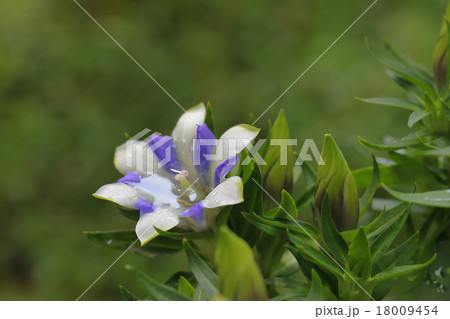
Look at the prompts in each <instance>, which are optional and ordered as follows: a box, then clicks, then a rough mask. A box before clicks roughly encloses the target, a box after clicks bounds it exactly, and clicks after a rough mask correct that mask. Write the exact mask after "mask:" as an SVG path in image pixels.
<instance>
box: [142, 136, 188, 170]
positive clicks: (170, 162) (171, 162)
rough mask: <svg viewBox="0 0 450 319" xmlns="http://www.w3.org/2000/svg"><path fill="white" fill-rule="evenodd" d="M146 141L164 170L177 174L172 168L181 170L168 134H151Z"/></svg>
mask: <svg viewBox="0 0 450 319" xmlns="http://www.w3.org/2000/svg"><path fill="white" fill-rule="evenodd" d="M147 143H148V145H149V146H150V149H151V150H152V152H153V153H154V154H155V156H156V157H157V158H158V161H159V163H160V164H161V165H162V166H163V167H164V168H165V170H166V171H168V172H169V173H172V174H177V173H176V172H174V171H172V169H174V170H177V171H181V165H180V162H179V161H178V156H177V151H176V150H175V145H174V144H173V140H172V138H171V137H170V136H166V135H158V134H152V136H150V139H149V140H148V141H147Z"/></svg>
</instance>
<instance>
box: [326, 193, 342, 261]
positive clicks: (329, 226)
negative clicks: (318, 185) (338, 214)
mask: <svg viewBox="0 0 450 319" xmlns="http://www.w3.org/2000/svg"><path fill="white" fill-rule="evenodd" d="M320 220H321V224H320V226H321V228H320V231H321V235H322V238H323V242H324V243H325V245H326V246H327V247H328V248H329V252H330V253H331V254H332V255H333V256H334V257H335V258H336V260H337V261H339V262H340V263H341V265H344V264H345V260H346V256H347V251H348V247H347V244H346V243H345V240H344V239H343V238H342V237H341V235H340V234H339V232H338V230H337V229H336V226H335V225H334V222H333V218H332V217H331V208H330V200H329V197H328V194H325V196H324V198H323V202H322V211H321V218H320Z"/></svg>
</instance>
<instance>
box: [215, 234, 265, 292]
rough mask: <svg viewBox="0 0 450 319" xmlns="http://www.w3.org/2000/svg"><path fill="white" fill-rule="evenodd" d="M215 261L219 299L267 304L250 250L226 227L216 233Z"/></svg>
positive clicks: (261, 281)
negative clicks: (264, 302) (258, 301)
mask: <svg viewBox="0 0 450 319" xmlns="http://www.w3.org/2000/svg"><path fill="white" fill-rule="evenodd" d="M215 261H216V264H217V269H218V274H219V287H220V291H221V293H222V295H223V296H225V297H226V298H228V299H231V300H267V292H266V286H265V285H264V280H263V277H262V275H261V271H260V270H259V268H258V265H257V263H256V261H255V257H254V255H253V252H252V249H251V248H250V246H249V245H248V244H247V243H246V242H245V241H244V240H243V239H242V238H240V237H239V236H237V235H236V234H234V233H233V232H232V231H231V230H229V229H228V228H227V227H226V226H222V227H221V228H220V229H219V235H218V243H217V248H216V253H215Z"/></svg>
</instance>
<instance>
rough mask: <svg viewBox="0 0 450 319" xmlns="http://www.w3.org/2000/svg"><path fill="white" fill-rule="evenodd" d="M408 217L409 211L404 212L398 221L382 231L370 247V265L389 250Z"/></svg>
mask: <svg viewBox="0 0 450 319" xmlns="http://www.w3.org/2000/svg"><path fill="white" fill-rule="evenodd" d="M408 215H409V209H407V210H405V211H404V212H403V213H402V215H401V216H400V218H399V219H397V221H396V222H395V223H393V224H392V225H391V226H390V227H389V228H387V229H386V230H385V231H383V232H382V233H381V234H380V235H378V237H377V238H376V239H375V241H374V242H373V243H372V246H371V253H372V264H373V265H375V264H376V263H377V262H378V260H380V258H382V257H383V255H384V253H385V252H386V251H387V250H388V249H389V247H390V246H391V244H392V242H393V241H394V239H395V238H396V237H397V235H398V233H399V232H400V230H401V229H402V227H403V225H404V224H405V222H406V219H407V218H408Z"/></svg>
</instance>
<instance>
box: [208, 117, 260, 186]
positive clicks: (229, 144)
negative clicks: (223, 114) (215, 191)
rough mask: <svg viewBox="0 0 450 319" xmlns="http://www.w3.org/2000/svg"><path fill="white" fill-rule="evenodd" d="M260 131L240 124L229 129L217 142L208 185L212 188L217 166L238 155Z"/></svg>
mask: <svg viewBox="0 0 450 319" xmlns="http://www.w3.org/2000/svg"><path fill="white" fill-rule="evenodd" d="M259 131H260V129H258V128H256V127H253V126H251V125H248V124H240V125H236V126H233V127H231V128H229V129H228V130H227V131H226V132H225V133H223V134H222V136H221V137H220V139H219V140H218V142H217V146H216V150H215V154H216V155H217V156H218V158H217V159H215V160H213V161H212V162H211V167H210V173H209V183H210V186H212V187H214V173H215V171H216V168H217V166H219V165H220V164H222V163H223V162H224V161H225V160H227V159H228V158H230V157H231V156H233V155H236V154H238V153H240V152H241V151H242V150H243V149H244V148H245V147H246V146H247V145H248V144H249V143H250V142H251V141H252V140H253V139H255V137H256V136H257V135H258V133H259Z"/></svg>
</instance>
